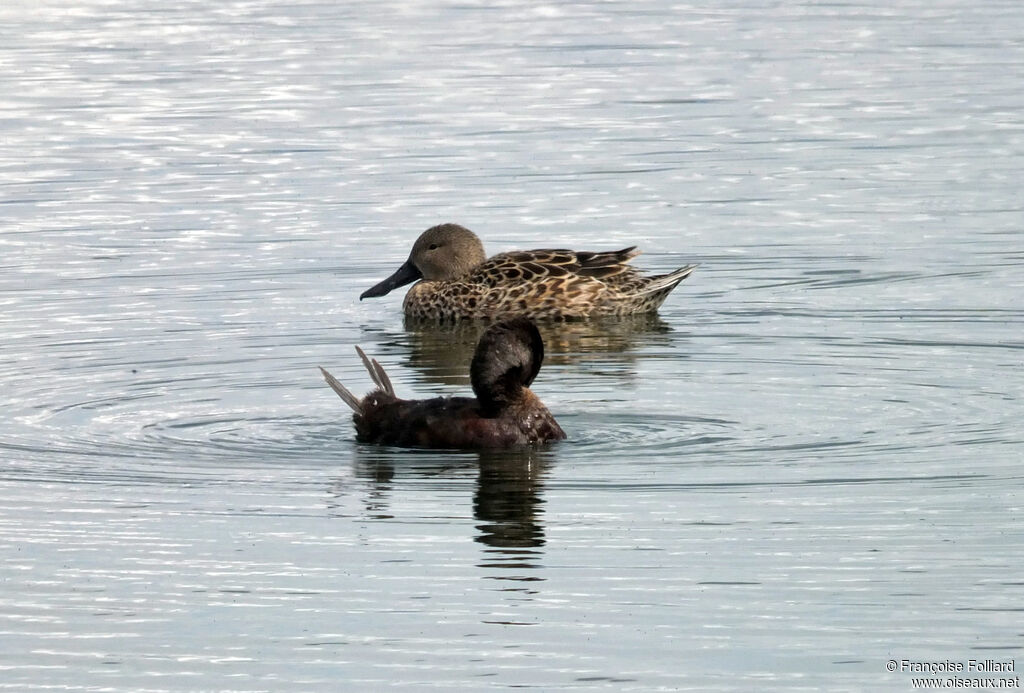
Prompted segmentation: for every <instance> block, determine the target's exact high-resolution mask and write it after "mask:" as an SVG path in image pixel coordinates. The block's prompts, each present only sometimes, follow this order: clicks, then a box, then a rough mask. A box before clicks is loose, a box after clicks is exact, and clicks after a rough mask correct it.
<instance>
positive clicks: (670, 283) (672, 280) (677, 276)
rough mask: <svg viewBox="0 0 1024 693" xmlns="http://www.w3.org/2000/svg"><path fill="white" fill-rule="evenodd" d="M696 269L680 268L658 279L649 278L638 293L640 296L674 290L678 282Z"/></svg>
mask: <svg viewBox="0 0 1024 693" xmlns="http://www.w3.org/2000/svg"><path fill="white" fill-rule="evenodd" d="M695 269H697V265H687V266H686V267H680V268H679V269H677V270H676V271H674V272H669V273H668V274H662V275H661V276H658V277H651V281H650V282H649V283H648V284H647V285H646V286H644V287H643V288H642V289H640V291H639V292H638V293H641V294H653V293H657V292H659V291H665V292H666V293H667V292H668V291H671V290H672V289H674V288H676V285H677V284H679V282H681V281H683V280H684V279H686V278H687V277H689V276H690V275H691V274H693V271H694V270H695Z"/></svg>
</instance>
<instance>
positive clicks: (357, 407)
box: [320, 366, 363, 414]
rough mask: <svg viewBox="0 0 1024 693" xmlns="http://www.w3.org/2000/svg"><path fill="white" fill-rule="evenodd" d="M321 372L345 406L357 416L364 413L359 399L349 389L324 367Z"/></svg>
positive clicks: (321, 367)
mask: <svg viewBox="0 0 1024 693" xmlns="http://www.w3.org/2000/svg"><path fill="white" fill-rule="evenodd" d="M320 372H321V373H323V374H324V380H326V381H327V384H328V385H330V386H331V389H332V390H334V391H335V392H337V393H338V397H341V399H342V400H343V401H344V402H345V404H347V405H348V406H349V407H351V409H352V411H354V412H355V413H356V414H362V413H363V407H362V405H361V404H360V403H359V398H358V397H356V396H355V395H353V394H352V393H351V392H349V390H348V388H347V387H345V386H344V385H342V384H341V383H340V382H339V381H338V379H337V378H335V377H334V376H333V375H331V374H330V373H328V372H327V370H326V369H325V368H324V367H323V366H320Z"/></svg>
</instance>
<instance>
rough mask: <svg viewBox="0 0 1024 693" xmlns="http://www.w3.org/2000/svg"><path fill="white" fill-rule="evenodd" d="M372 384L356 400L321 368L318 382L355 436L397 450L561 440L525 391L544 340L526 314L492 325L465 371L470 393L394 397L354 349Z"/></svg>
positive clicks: (377, 369) (372, 362)
mask: <svg viewBox="0 0 1024 693" xmlns="http://www.w3.org/2000/svg"><path fill="white" fill-rule="evenodd" d="M356 351H357V352H359V356H360V358H362V360H363V364H364V365H365V366H366V369H367V370H368V371H369V372H370V377H371V378H372V379H373V382H374V384H375V385H376V386H377V388H376V389H375V390H373V391H372V392H370V393H369V394H368V395H366V396H365V397H363V398H362V399H361V400H360V399H358V398H357V397H356V396H355V395H353V394H352V393H351V392H350V391H349V390H348V388H346V387H345V386H344V385H342V384H341V383H340V382H339V381H338V380H337V378H335V377H334V376H333V375H331V374H330V373H328V372H327V371H326V370H324V369H323V368H321V369H320V371H321V372H322V373H323V374H324V379H326V380H327V384H328V385H330V386H331V389H333V390H334V391H335V392H336V393H338V396H339V397H341V399H342V400H344V401H345V403H346V404H347V405H348V406H349V407H351V408H352V411H353V412H354V414H353V415H352V420H353V422H354V423H355V427H356V440H358V441H360V442H362V443H378V444H381V445H395V446H400V447H424V448H476V449H486V448H510V447H516V446H525V445H534V444H538V443H546V442H548V441H552V440H562V439H563V438H565V432H564V431H563V430H562V427H561V426H559V425H558V422H556V421H555V418H554V417H553V416H552V415H551V412H549V411H548V409H547V407H545V406H544V404H543V403H542V402H541V401H540V399H539V398H538V397H537V395H535V394H533V392H531V391H530V389H529V386H530V383H532V382H533V379H534V378H535V377H537V373H538V371H540V366H541V362H542V361H543V360H544V342H543V340H542V339H541V336H540V332H539V331H538V330H537V326H536V325H534V324H533V323H532V322H530V321H529V320H527V319H526V318H516V319H513V320H508V321H505V322H500V323H497V324H495V325H492V326H491V327H489V328H488V329H487V331H486V332H484V334H483V336H481V337H480V341H479V343H478V344H477V346H476V351H475V353H474V354H473V361H472V363H471V365H470V368H469V376H470V381H471V382H472V384H473V392H474V394H476V397H435V398H433V399H420V400H410V399H400V398H399V397H398V396H397V395H395V388H394V386H393V385H392V384H391V380H390V379H389V378H388V376H387V373H385V372H384V368H383V367H382V366H381V365H380V363H378V362H377V360H376V359H371V358H369V357H367V356H366V354H365V353H364V352H363V350H362V349H360V348H359V347H358V346H357V347H356Z"/></svg>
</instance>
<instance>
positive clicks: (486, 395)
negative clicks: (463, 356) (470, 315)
mask: <svg viewBox="0 0 1024 693" xmlns="http://www.w3.org/2000/svg"><path fill="white" fill-rule="evenodd" d="M543 361H544V341H543V340H542V339H541V336H540V331H539V330H537V326H536V325H534V324H533V322H531V321H530V320H528V319H526V318H514V319H512V320H506V321H504V322H499V323H496V324H494V325H492V326H491V327H489V328H487V331H486V332H484V334H483V336H482V337H480V342H479V343H478V344H477V345H476V352H475V353H474V354H473V361H472V363H471V364H470V366H469V379H470V381H471V382H472V384H473V392H474V393H475V394H476V397H477V399H478V400H479V401H480V405H481V407H482V408H483V410H484V412H485V413H489V414H495V413H497V412H498V411H499V410H500V409H501V408H502V407H505V406H507V405H508V404H510V403H511V402H513V401H514V400H516V399H517V398H519V397H521V396H522V393H523V389H524V388H527V387H529V386H530V383H532V382H533V379H534V378H536V377H537V373H538V372H539V371H540V365H541V363H542V362H543Z"/></svg>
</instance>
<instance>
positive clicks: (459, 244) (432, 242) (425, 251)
mask: <svg viewBox="0 0 1024 693" xmlns="http://www.w3.org/2000/svg"><path fill="white" fill-rule="evenodd" d="M486 259H487V256H486V255H484V245H483V243H481V242H480V239H479V238H478V237H477V235H476V234H475V233H473V232H472V231H470V230H469V229H467V228H465V227H463V226H459V225H458V224H440V225H438V226H432V227H430V228H429V229H427V230H426V231H424V232H423V233H422V234H420V237H419V238H417V239H416V243H415V244H413V246H412V252H411V253H409V259H408V260H406V261H405V264H403V265H402V266H401V267H399V268H398V270H397V271H396V272H395V273H394V274H392V275H391V276H390V277H388V278H387V279H385V280H384V281H382V282H381V283H380V284H377V285H376V286H374V287H372V288H370V289H367V290H366V291H364V292H363V293H362V295H361V296H360V297H359V300H362V299H364V298H374V297H376V296H383V295H385V294H387V293H389V292H390V291H392V290H393V289H397V288H398V287H400V286H405V285H406V284H409V283H411V282H414V281H416V280H417V279H426V280H427V281H441V280H445V279H457V278H458V277H461V276H463V275H464V274H468V273H469V271H470V270H472V269H473V268H474V267H476V266H477V265H479V264H480V263H482V262H483V261H484V260H486Z"/></svg>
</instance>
